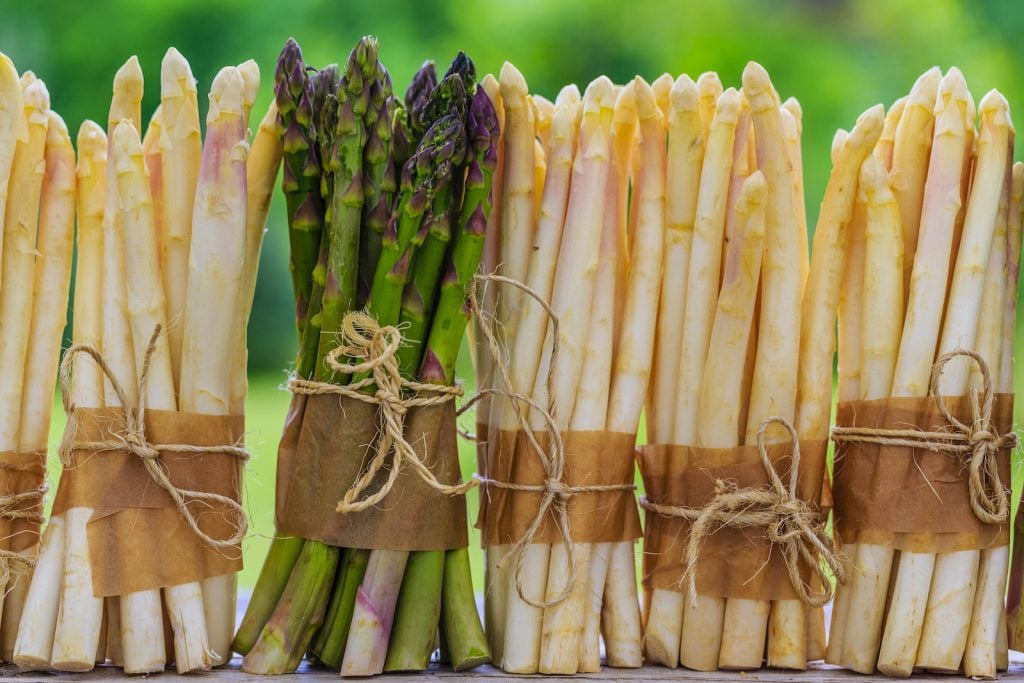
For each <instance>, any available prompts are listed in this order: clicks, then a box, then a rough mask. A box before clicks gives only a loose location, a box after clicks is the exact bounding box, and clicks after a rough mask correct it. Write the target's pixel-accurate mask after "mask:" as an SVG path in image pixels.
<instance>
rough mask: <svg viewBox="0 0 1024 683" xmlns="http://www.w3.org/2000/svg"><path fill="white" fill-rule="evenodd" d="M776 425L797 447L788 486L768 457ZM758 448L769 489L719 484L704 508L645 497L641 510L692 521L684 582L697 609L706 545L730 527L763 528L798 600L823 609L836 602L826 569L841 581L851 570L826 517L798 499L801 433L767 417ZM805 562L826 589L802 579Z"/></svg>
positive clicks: (780, 419) (794, 447)
mask: <svg viewBox="0 0 1024 683" xmlns="http://www.w3.org/2000/svg"><path fill="white" fill-rule="evenodd" d="M773 423H774V424H779V425H782V426H783V427H784V428H785V429H786V431H788V432H789V436H790V440H791V443H792V453H791V456H790V457H791V459H792V464H791V466H790V469H789V481H788V482H786V483H783V481H782V478H781V477H780V476H779V473H778V471H776V469H775V466H774V464H772V461H771V458H770V457H769V455H768V444H767V441H766V436H765V435H766V432H767V430H768V427H769V426H770V425H772V424H773ZM757 450H758V454H759V455H760V456H761V463H762V465H763V466H764V470H765V472H766V473H767V474H768V486H767V487H765V488H746V489H735V488H729V487H725V486H721V485H716V487H715V497H714V498H712V499H711V501H710V502H709V503H708V504H707V505H705V506H704V507H702V508H690V507H683V506H679V505H665V504H662V503H657V502H654V501H652V500H650V499H648V498H647V497H646V496H645V497H644V498H642V499H641V501H640V506H641V507H643V508H644V509H645V510H649V511H651V512H654V513H657V514H660V515H663V516H666V517H680V518H683V519H687V520H690V521H691V522H692V525H691V527H690V536H689V539H688V540H687V545H686V569H685V571H684V572H683V576H682V578H681V579H680V583H685V584H686V593H687V597H688V599H689V601H690V604H693V605H695V604H696V601H697V564H698V562H699V560H700V551H701V546H702V545H703V544H704V542H705V541H706V540H707V538H708V536H710V535H711V534H712V533H714V532H715V531H716V530H717V529H720V528H722V527H731V528H736V529H742V528H761V529H763V530H764V532H765V536H766V538H767V539H768V541H769V542H770V543H771V544H772V545H774V546H780V547H781V548H782V556H783V559H784V561H785V565H786V571H787V573H788V574H789V582H790V584H791V585H792V586H793V590H794V591H796V594H797V597H798V598H799V599H800V600H801V601H802V602H803V603H804V604H806V605H810V606H812V607H820V606H822V605H824V604H826V603H827V602H828V601H829V600H831V599H832V588H831V581H830V580H829V575H828V573H827V572H826V570H825V565H827V566H828V568H829V569H831V570H832V572H833V574H835V576H836V579H837V580H838V581H839V582H840V583H845V581H846V568H845V566H844V565H843V563H842V561H841V560H840V557H839V555H838V554H837V552H836V549H835V546H834V545H833V542H832V539H831V538H829V537H828V535H827V534H826V533H825V520H824V517H823V515H822V514H821V512H820V511H819V510H817V509H815V508H814V507H813V506H811V505H810V504H809V503H807V502H806V501H804V500H801V499H800V498H799V496H798V493H797V485H798V484H799V481H800V441H799V439H798V437H797V433H796V429H795V428H794V427H793V425H792V424H791V423H790V422H789V420H786V419H785V418H782V417H777V416H776V417H769V418H766V419H765V420H764V421H762V422H761V427H760V429H759V430H758V432H757ZM801 563H804V564H806V565H807V566H809V567H811V568H812V569H813V570H814V572H815V573H816V574H817V577H818V580H819V583H820V584H821V585H822V586H823V587H824V588H823V589H822V590H820V591H815V590H814V589H813V587H812V586H811V583H810V582H809V581H808V580H806V579H804V578H803V576H802V575H801V573H800V565H801Z"/></svg>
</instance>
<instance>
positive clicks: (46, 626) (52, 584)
mask: <svg viewBox="0 0 1024 683" xmlns="http://www.w3.org/2000/svg"><path fill="white" fill-rule="evenodd" d="M106 164H107V137H106V134H104V132H103V129H102V128H100V127H99V126H98V125H97V124H96V123H94V122H92V121H86V122H84V123H83V124H82V127H81V128H80V129H79V133H78V169H77V176H78V264H77V269H76V276H75V302H74V308H75V318H74V331H73V335H72V336H73V340H74V341H75V343H86V344H92V345H93V346H96V347H97V348H98V347H99V345H100V334H101V328H102V320H101V315H102V311H101V310H100V301H101V299H102V280H103V263H102V262H103V207H104V204H105V202H106ZM72 396H73V398H74V401H75V403H76V405H80V406H87V407H101V406H102V405H103V376H102V375H101V374H100V370H99V368H98V366H97V365H96V364H95V363H93V362H91V361H87V360H86V359H85V358H84V357H83V358H80V359H76V363H75V366H74V372H73V374H72ZM56 537H59V541H58V540H57V539H56ZM65 539H66V535H65V533H64V518H63V517H61V516H57V517H52V518H51V519H50V522H49V525H48V527H47V531H46V534H45V535H44V538H43V544H42V548H41V551H40V555H39V559H38V562H37V565H36V571H35V573H34V576H33V581H32V585H31V588H30V590H29V594H28V598H27V600H26V612H25V615H24V616H23V617H22V619H21V628H20V631H19V632H18V633H17V642H16V644H15V651H14V656H15V660H16V662H17V663H18V665H19V666H22V667H24V668H38V667H40V666H48V665H49V662H50V659H51V654H52V653H57V654H58V655H59V649H60V647H63V646H59V647H54V645H55V643H54V640H55V638H56V639H58V640H60V639H61V638H62V637H61V636H60V635H59V634H55V629H56V630H59V629H57V624H58V618H57V617H58V613H59V611H60V603H61V601H62V599H63V594H62V590H61V585H62V583H65V584H66V583H68V581H69V580H71V581H72V584H71V585H72V587H74V586H81V587H82V588H83V590H84V588H85V586H88V591H89V592H88V593H87V594H85V595H87V596H88V597H89V598H92V575H91V572H90V571H89V570H90V565H89V562H88V558H87V557H85V558H81V559H82V560H83V561H81V562H77V563H75V564H74V565H73V567H75V566H76V567H78V569H79V571H85V572H86V573H85V574H84V575H83V576H80V577H74V572H72V573H70V574H67V573H65V571H64V565H65V561H64V559H65V558H64V553H65ZM78 545H79V544H78V543H77V542H75V543H73V546H72V550H73V551H76V550H77V549H78ZM85 550H86V551H87V550H88V548H85ZM84 597H85V596H84V595H83V597H82V598H75V597H73V596H71V595H69V596H68V598H69V600H70V604H69V608H72V609H82V607H84V605H85V604H86V603H85V602H83V600H84ZM102 606H103V600H102V598H101V599H99V609H100V610H102ZM94 608H95V606H94ZM85 618H86V617H84V616H83V617H82V620H84V619H85ZM68 626H73V627H74V628H79V625H74V622H73V621H72V622H71V623H69V624H68ZM118 635H119V637H120V634H118ZM57 658H58V659H62V658H63V657H61V656H58V657H57Z"/></svg>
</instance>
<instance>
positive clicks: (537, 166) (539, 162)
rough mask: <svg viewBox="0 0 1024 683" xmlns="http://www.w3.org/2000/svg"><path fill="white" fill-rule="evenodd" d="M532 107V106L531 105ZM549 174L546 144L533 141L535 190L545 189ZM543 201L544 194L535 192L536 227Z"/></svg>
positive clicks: (534, 215)
mask: <svg viewBox="0 0 1024 683" xmlns="http://www.w3.org/2000/svg"><path fill="white" fill-rule="evenodd" d="M531 106H532V105H531ZM547 172H548V158H547V152H546V151H545V147H544V143H543V142H541V141H540V139H535V140H534V141H533V186H534V187H535V188H542V187H544V176H545V175H547ZM541 199H542V193H541V192H538V191H536V190H535V191H534V193H533V224H534V227H536V225H537V217H538V214H540V202H541Z"/></svg>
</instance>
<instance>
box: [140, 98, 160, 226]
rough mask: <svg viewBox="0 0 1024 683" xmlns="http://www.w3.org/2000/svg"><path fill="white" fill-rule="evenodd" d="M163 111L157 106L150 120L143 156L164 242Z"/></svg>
mask: <svg viewBox="0 0 1024 683" xmlns="http://www.w3.org/2000/svg"><path fill="white" fill-rule="evenodd" d="M162 111H163V108H162V107H161V106H160V105H157V108H156V110H155V111H154V112H153V116H151V117H150V119H149V125H147V126H146V133H145V135H143V136H142V155H143V156H144V157H145V159H146V172H147V173H148V174H149V192H150V194H151V195H152V196H153V215H154V217H155V219H156V234H157V237H158V238H159V239H160V240H161V241H162V240H163V227H162V225H161V222H162V220H163V207H164V200H163V197H164V181H163V175H164V173H163V168H162V166H161V161H160V136H161V135H162V132H163V121H162Z"/></svg>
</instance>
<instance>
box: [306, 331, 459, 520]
mask: <svg viewBox="0 0 1024 683" xmlns="http://www.w3.org/2000/svg"><path fill="white" fill-rule="evenodd" d="M341 332H342V340H341V344H340V345H339V346H338V347H337V348H335V349H333V350H332V351H331V352H330V353H329V354H328V355H327V357H326V359H325V362H326V363H327V365H328V367H330V368H331V369H332V370H334V371H335V372H339V373H342V374H344V375H350V376H353V377H355V376H358V375H361V374H364V373H369V375H368V376H367V377H365V378H363V379H357V380H355V381H353V382H352V383H350V384H347V385H339V384H331V383H329V382H318V381H314V380H307V379H301V378H299V377H295V376H292V377H291V378H290V379H289V380H288V389H289V390H290V391H291V392H292V393H295V394H305V395H321V394H337V395H340V396H347V397H349V398H353V399H355V400H357V401H363V402H364V403H370V404H372V405H375V406H377V408H378V411H379V414H380V417H381V421H382V423H383V424H382V429H381V430H380V431H379V433H378V435H377V440H376V441H375V442H373V443H372V444H370V448H371V450H372V452H373V453H374V455H373V458H371V460H370V462H369V463H367V464H366V466H365V467H364V468H363V470H362V472H361V473H360V474H359V477H358V478H357V479H356V480H355V481H354V482H353V483H352V485H351V486H350V487H349V489H348V491H346V492H345V495H344V497H343V498H342V499H341V500H340V501H338V506H337V511H338V512H341V513H346V514H347V513H353V512H359V511H361V510H365V509H367V508H369V507H372V506H374V505H377V504H378V503H379V502H381V501H382V500H384V498H385V497H386V496H387V495H388V494H389V493H391V490H392V489H393V488H394V486H395V482H396V481H397V480H398V475H399V474H400V473H401V472H402V470H403V469H404V468H405V467H406V466H409V467H411V468H412V469H413V471H415V472H416V474H417V475H419V477H420V478H421V479H422V480H423V481H424V482H426V484H427V485H428V486H430V488H432V489H434V490H435V491H438V492H440V493H443V494H445V495H449V496H457V495H464V494H465V493H466V492H467V491H469V490H470V489H472V488H473V487H474V486H476V482H475V481H473V480H470V481H467V482H463V483H460V484H445V483H443V482H441V481H439V480H438V479H437V477H436V476H434V473H433V472H432V471H431V469H430V468H429V467H427V465H426V464H425V463H424V462H423V460H422V459H421V458H420V456H419V455H418V454H417V453H416V449H414V448H413V447H412V444H410V443H409V442H408V441H407V440H406V438H405V433H404V432H405V417H406V415H407V414H408V412H409V409H410V408H415V407H417V406H420V407H422V406H433V405H440V404H442V403H446V402H448V401H452V400H454V399H455V397H456V396H461V395H462V388H461V387H459V386H445V385H441V384H426V383H422V382H415V381H412V380H407V379H405V378H403V377H402V373H401V372H400V371H399V367H398V357H397V355H396V354H397V353H398V349H399V347H400V346H401V345H402V334H401V332H400V331H399V329H398V328H397V327H395V326H393V325H386V326H384V327H381V326H380V325H379V324H378V323H377V321H376V320H375V319H374V318H373V316H371V315H369V314H367V313H364V312H362V311H350V312H349V313H347V314H345V317H344V318H343V319H342V323H341ZM342 356H345V357H348V358H351V359H353V360H352V361H351V362H343V361H341V360H339V358H340V357H342ZM371 388H372V389H373V391H372V392H370V391H369V389H371ZM385 465H389V466H390V469H389V472H388V478H387V480H385V481H384V483H383V484H382V485H381V487H380V489H378V490H377V491H376V492H374V493H369V494H368V493H367V489H369V487H370V485H371V484H372V483H373V480H374V478H376V476H377V474H378V473H379V472H380V470H381V469H382V468H384V466H385Z"/></svg>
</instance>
